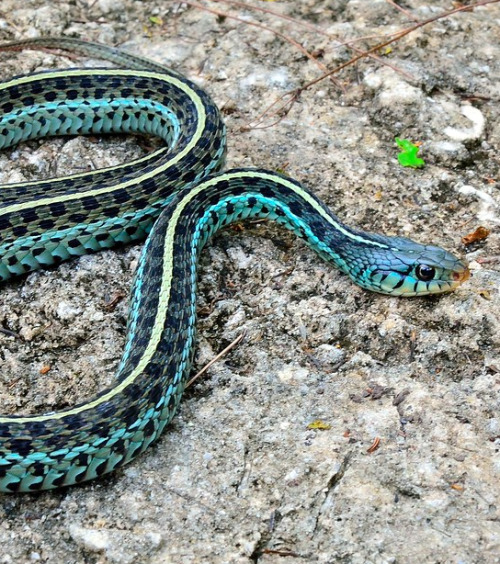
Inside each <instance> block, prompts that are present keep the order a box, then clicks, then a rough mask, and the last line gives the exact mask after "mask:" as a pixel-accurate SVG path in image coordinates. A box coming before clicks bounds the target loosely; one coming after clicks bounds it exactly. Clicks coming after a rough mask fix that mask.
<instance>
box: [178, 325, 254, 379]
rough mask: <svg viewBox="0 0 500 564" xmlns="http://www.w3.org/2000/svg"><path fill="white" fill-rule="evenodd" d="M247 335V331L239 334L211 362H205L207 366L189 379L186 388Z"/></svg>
mask: <svg viewBox="0 0 500 564" xmlns="http://www.w3.org/2000/svg"><path fill="white" fill-rule="evenodd" d="M245 336H246V333H245V331H243V333H241V335H238V336H237V337H236V339H235V340H234V341H233V342H232V343H230V344H229V345H228V346H227V347H226V348H225V349H224V350H223V351H221V352H220V353H219V354H218V355H217V356H215V357H214V358H213V359H212V360H211V361H210V362H209V363H207V364H205V366H204V367H203V368H202V369H201V370H200V371H199V372H198V373H197V374H195V375H194V376H193V377H192V378H191V379H190V380H189V381H188V383H187V384H186V388H189V386H191V385H192V384H194V382H195V381H196V380H198V378H199V377H200V376H201V375H202V374H204V373H205V372H206V371H207V370H208V369H209V368H210V367H211V366H212V364H214V363H215V362H217V361H218V360H219V359H220V358H222V357H223V356H224V355H226V354H227V353H228V352H229V351H230V350H231V349H234V347H235V346H236V345H238V344H239V343H240V342H241V341H242V340H243V339H244V338H245Z"/></svg>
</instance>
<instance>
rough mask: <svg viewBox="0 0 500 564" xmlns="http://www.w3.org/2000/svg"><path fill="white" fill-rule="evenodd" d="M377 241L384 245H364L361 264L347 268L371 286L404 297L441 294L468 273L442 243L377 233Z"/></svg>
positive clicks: (360, 280)
mask: <svg viewBox="0 0 500 564" xmlns="http://www.w3.org/2000/svg"><path fill="white" fill-rule="evenodd" d="M373 241H374V242H375V243H376V238H374V239H373ZM380 242H381V243H382V242H383V244H385V245H387V248H382V247H377V246H376V245H375V246H371V245H370V246H367V247H365V249H364V252H363V253H362V257H363V259H362V260H363V263H364V268H360V267H359V266H358V268H357V272H355V271H354V270H351V272H348V273H349V274H350V276H351V277H352V278H353V279H354V280H355V281H356V282H357V283H358V284H360V285H361V286H363V287H365V288H368V289H370V290H374V291H376V292H379V293H382V294H389V295H392V296H403V297H406V296H425V295H426V294H441V293H444V292H451V291H452V290H455V288H457V287H458V286H459V285H460V284H462V283H463V282H465V280H467V279H468V278H469V276H470V271H469V268H468V267H467V265H466V264H465V263H464V262H463V261H461V260H460V259H458V258H457V257H455V256H454V255H453V254H451V253H449V252H448V251H445V250H444V249H442V248H441V247H435V246H433V245H421V244H419V243H415V242H414V241H411V240H410V239H405V238H403V237H380ZM344 258H345V257H344ZM347 262H348V263H349V260H348V261H347ZM351 268H352V266H351Z"/></svg>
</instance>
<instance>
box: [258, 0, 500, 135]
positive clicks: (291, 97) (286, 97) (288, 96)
mask: <svg viewBox="0 0 500 564" xmlns="http://www.w3.org/2000/svg"><path fill="white" fill-rule="evenodd" d="M498 2H500V0H482V1H480V2H476V3H475V4H469V5H468V6H459V7H458V8H454V9H453V10H449V11H447V12H441V13H440V14H438V15H437V16H432V17H431V18H427V19H426V20H422V21H421V22H419V23H416V24H415V25H413V26H411V27H408V28H406V29H403V30H401V31H400V32H397V33H396V34H395V35H394V36H393V37H392V38H391V39H388V40H387V41H384V42H382V43H378V44H377V45H375V46H374V47H371V48H370V49H368V50H367V51H364V52H362V53H359V54H358V55H356V56H355V57H352V58H351V59H350V60H349V61H347V62H345V63H342V64H341V65H339V66H337V67H335V68H334V69H333V70H331V71H328V72H327V73H325V74H323V75H321V76H319V77H317V78H315V79H314V80H311V81H309V82H307V83H306V84H304V85H303V86H300V87H299V88H295V89H294V90H290V91H289V92H285V93H284V94H283V95H282V96H280V97H279V98H278V99H277V100H275V101H274V102H273V103H272V104H271V105H270V106H269V107H268V108H266V109H265V110H264V111H263V112H262V113H261V114H260V115H259V116H258V117H257V118H256V120H255V121H254V123H255V122H256V125H255V126H254V128H257V125H258V124H259V123H261V122H262V118H263V117H264V116H265V115H266V114H267V113H268V112H269V110H270V109H271V108H273V107H274V106H276V105H277V104H278V103H279V102H280V101H284V102H283V104H282V106H281V107H279V108H278V110H276V111H275V112H273V113H272V114H271V116H275V115H277V114H278V113H283V109H284V108H286V111H285V115H286V113H288V112H289V111H290V109H291V107H292V105H293V102H295V100H297V99H298V97H299V96H300V94H301V93H302V92H303V91H304V90H307V89H308V88H310V87H311V86H314V85H315V84H318V83H319V82H321V81H323V80H325V78H329V77H330V76H331V75H332V74H335V73H337V72H339V71H341V70H343V69H345V68H346V67H349V66H351V65H353V64H354V63H356V62H357V61H359V60H360V59H362V58H363V57H367V56H368V55H370V54H371V53H374V52H375V51H378V50H379V49H383V48H384V47H387V46H388V45H390V44H391V43H394V42H395V41H399V40H400V39H401V38H403V37H405V36H406V35H409V34H410V33H412V32H414V31H415V30H417V29H419V28H421V27H424V26H426V25H428V24H431V23H434V22H436V21H438V20H441V19H443V18H447V17H449V16H452V15H453V14H458V13H459V12H465V11H470V10H471V9H474V8H478V7H480V6H487V5H488V4H497V3H498ZM290 102H291V103H290Z"/></svg>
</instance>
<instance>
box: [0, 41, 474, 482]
mask: <svg viewBox="0 0 500 564" xmlns="http://www.w3.org/2000/svg"><path fill="white" fill-rule="evenodd" d="M29 47H33V48H62V49H65V50H69V51H73V52H77V53H80V54H84V55H90V56H94V57H98V58H102V59H107V60H110V61H112V62H114V63H116V64H118V65H119V66H121V67H125V70H120V69H70V70H55V71H50V72H45V73H38V74H33V75H29V76H22V77H17V78H13V79H11V80H8V81H6V82H4V83H3V84H0V112H1V117H0V120H1V122H0V147H11V146H13V145H15V144H17V143H19V142H21V141H25V140H28V139H35V138H39V137H44V136H52V135H77V134H83V135H85V134H98V133H108V132H125V133H126V132H132V133H147V134H152V135H156V136H159V137H161V138H162V139H163V140H164V141H165V143H166V146H165V147H162V148H160V149H158V150H156V151H153V152H152V153H151V154H149V155H147V156H145V157H142V158H140V159H137V160H135V161H133V162H129V163H125V164H123V165H119V166H115V167H112V168H108V169H103V170H100V171H96V172H89V173H84V174H76V175H71V176H67V177H64V178H60V179H50V180H44V181H38V182H29V183H19V184H10V185H6V186H1V187H0V281H1V280H4V281H5V280H8V279H10V278H11V277H13V276H19V275H23V274H26V273H28V272H31V271H33V270H35V269H38V268H43V267H46V266H49V265H53V264H57V263H59V262H61V261H63V260H67V259H69V258H71V257H74V256H80V255H83V254H85V253H89V252H95V251H98V250H100V249H107V248H110V247H113V246H115V245H117V244H125V243H129V242H132V241H137V240H141V239H144V238H146V237H147V240H146V243H145V245H144V249H143V252H142V255H141V259H140V262H139V265H138V268H137V272H136V276H135V281H134V285H133V289H132V294H131V304H130V315H129V321H128V329H127V339H126V346H125V350H124V353H123V357H122V360H121V362H120V365H119V368H118V371H117V375H116V380H115V382H114V384H113V386H112V387H110V388H109V389H106V390H104V391H102V392H101V393H100V394H99V395H98V396H96V397H95V398H93V399H91V400H90V401H88V402H85V403H83V404H81V405H77V406H74V407H72V408H69V409H65V410H63V411H60V412H57V413H49V414H46V415H33V416H3V417H0V491H4V492H16V491H22V492H29V491H38V490H42V489H51V488H56V487H60V486H67V485H71V484H76V483H80V482H83V481H85V480H91V479H94V478H96V477H98V476H101V475H102V474H106V473H107V472H111V471H112V470H114V469H115V468H117V467H119V466H122V465H124V464H126V463H128V462H130V461H131V460H132V459H133V458H135V457H136V456H137V455H138V454H140V453H141V452H143V451H144V450H145V449H146V448H147V447H148V445H149V444H151V443H152V442H153V441H154V440H156V439H157V438H158V437H159V435H160V434H161V432H162V431H163V429H164V428H165V426H166V425H167V423H168V422H169V421H170V420H171V419H172V417H173V415H174V414H175V411H176V409H177V407H178V405H179V402H180V399H181V396H182V393H183V389H184V386H185V382H186V377H187V375H188V373H189V368H190V363H191V357H192V351H193V346H194V335H195V318H196V271H197V261H198V255H199V253H200V250H201V249H202V247H203V246H204V245H205V243H206V242H207V240H208V239H209V238H210V237H211V235H213V234H214V233H215V232H216V231H217V230H219V229H220V228H221V227H223V226H225V225H228V224H230V223H231V222H234V221H240V220H242V219H245V218H249V217H259V218H268V219H272V220H274V221H277V222H279V223H281V224H283V225H284V226H285V227H287V228H289V229H291V230H293V231H294V232H295V233H296V234H297V235H298V236H300V237H302V238H303V239H305V241H306V242H307V243H308V244H309V246H310V247H311V248H313V249H314V250H315V251H316V252H318V253H319V254H320V255H321V256H322V257H323V258H325V259H326V260H328V261H331V262H333V263H334V264H335V265H336V266H337V267H339V268H340V269H341V270H342V271H343V272H345V273H346V274H347V275H348V276H350V277H351V279H352V280H353V281H354V282H356V283H357V284H359V285H360V286H362V287H364V288H367V289H369V290H374V291H376V292H381V293H387V294H392V295H401V296H413V295H423V294H429V293H438V292H446V291H449V290H452V289H454V288H455V287H456V286H457V285H458V284H460V283H461V282H462V281H463V280H465V279H466V278H467V276H468V269H467V267H466V266H465V265H464V264H463V263H462V262H461V261H459V260H458V259H456V258H455V257H454V256H453V255H451V254H450V253H448V252H446V251H444V250H443V249H441V248H438V247H434V246H425V245H420V244H418V243H415V242H413V241H410V240H408V239H403V238H398V237H385V236H383V235H375V234H368V233H364V232H362V231H358V230H355V229H352V228H350V227H347V226H346V225H344V224H343V223H342V222H341V221H340V220H339V219H338V218H337V217H336V216H335V215H333V214H332V213H331V211H330V210H329V209H328V208H327V207H326V206H325V205H324V204H323V203H322V202H321V201H319V200H318V199H317V198H316V197H315V196H314V195H313V194H311V192H309V191H308V190H307V189H306V188H305V187H304V186H302V185H301V184H300V183H298V182H297V181H295V180H292V179H291V178H287V177H285V176H283V175H281V174H277V173H275V172H270V171H266V170H258V169H241V170H229V171H226V172H219V171H220V169H221V168H222V165H223V162H224V154H225V130H224V126H223V123H222V120H221V117H220V113H219V111H218V109H217V107H216V106H215V104H214V103H213V102H212V101H211V99H210V98H209V97H208V95H207V94H206V93H205V92H204V91H203V90H201V89H200V88H198V87H197V86H195V85H194V84H193V83H192V82H190V81H189V80H187V79H186V78H184V77H182V76H181V75H179V74H177V73H175V72H173V71H171V70H168V69H165V68H164V67H162V66H161V65H158V64H155V63H153V62H151V61H147V60H145V59H141V58H138V57H135V56H132V55H128V54H126V53H123V52H121V51H118V50H116V49H113V48H109V47H105V46H101V45H97V44H92V43H85V42H81V41H78V40H74V39H68V38H60V39H38V40H32V41H25V42H16V43H10V44H6V45H3V46H0V50H18V49H24V48H29Z"/></svg>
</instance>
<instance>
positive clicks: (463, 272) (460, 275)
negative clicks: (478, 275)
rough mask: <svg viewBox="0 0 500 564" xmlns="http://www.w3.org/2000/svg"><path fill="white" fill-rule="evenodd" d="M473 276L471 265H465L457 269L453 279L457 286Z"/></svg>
mask: <svg viewBox="0 0 500 564" xmlns="http://www.w3.org/2000/svg"><path fill="white" fill-rule="evenodd" d="M470 277H471V272H470V270H469V267H468V266H466V265H464V266H463V267H462V268H461V269H460V270H455V272H454V273H453V275H452V280H453V282H454V283H455V285H456V286H459V285H460V284H463V283H464V282H465V281H466V280H468V279H469V278H470Z"/></svg>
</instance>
